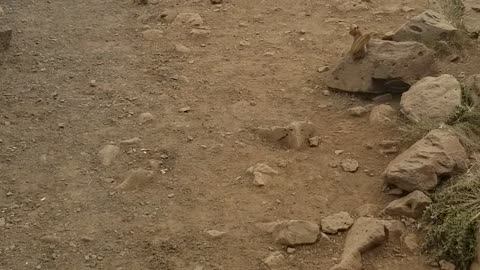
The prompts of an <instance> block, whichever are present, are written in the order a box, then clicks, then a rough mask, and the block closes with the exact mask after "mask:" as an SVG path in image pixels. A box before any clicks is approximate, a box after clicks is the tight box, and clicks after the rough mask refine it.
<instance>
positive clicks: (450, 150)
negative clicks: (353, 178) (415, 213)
mask: <svg viewBox="0 0 480 270" xmlns="http://www.w3.org/2000/svg"><path fill="white" fill-rule="evenodd" d="M466 161H467V153H466V151H465V148H464V147H463V145H462V144H461V143H460V140H459V139H458V138H457V137H456V136H455V134H454V133H453V132H451V131H448V130H444V129H435V130H432V131H430V132H429V133H428V134H427V135H426V136H425V137H424V138H422V139H421V140H420V141H418V142H416V143H415V144H414V145H412V146H411V147H410V148H409V149H407V150H406V151H405V152H403V153H402V154H400V155H399V156H397V158H395V159H394V160H393V161H392V162H390V164H389V165H388V166H387V168H386V170H385V172H384V173H383V178H384V179H385V182H386V183H387V184H390V185H394V186H396V187H398V188H400V189H402V190H405V191H409V192H412V191H415V190H420V191H428V190H431V189H433V188H435V187H436V186H437V184H438V181H439V178H440V177H449V176H452V175H453V174H455V173H457V172H460V171H462V170H464V169H465V166H466Z"/></svg>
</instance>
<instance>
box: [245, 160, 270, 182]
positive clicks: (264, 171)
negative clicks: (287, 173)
mask: <svg viewBox="0 0 480 270" xmlns="http://www.w3.org/2000/svg"><path fill="white" fill-rule="evenodd" d="M247 173H250V174H252V175H253V184H254V185H255V186H265V185H266V184H267V183H268V182H270V180H271V179H272V177H271V175H275V174H278V171H276V170H274V169H272V168H271V167H270V166H268V165H267V164H265V163H258V164H256V165H255V166H252V167H250V168H248V169H247Z"/></svg>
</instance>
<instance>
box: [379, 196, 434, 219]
mask: <svg viewBox="0 0 480 270" xmlns="http://www.w3.org/2000/svg"><path fill="white" fill-rule="evenodd" d="M431 203H432V200H431V199H430V197H428V196H427V195H425V193H423V192H421V191H418V190H417V191H414V192H412V193H410V194H408V195H407V196H405V197H403V198H400V199H398V200H394V201H392V202H391V203H390V204H388V205H387V207H386V208H385V214H387V215H390V216H406V217H411V218H420V217H421V216H422V215H423V212H424V211H425V209H426V208H427V206H429V205H430V204H431Z"/></svg>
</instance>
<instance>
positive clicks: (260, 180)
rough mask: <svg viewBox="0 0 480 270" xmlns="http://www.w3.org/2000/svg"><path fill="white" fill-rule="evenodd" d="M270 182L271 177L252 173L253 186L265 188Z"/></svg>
mask: <svg viewBox="0 0 480 270" xmlns="http://www.w3.org/2000/svg"><path fill="white" fill-rule="evenodd" d="M271 180H272V177H271V176H270V175H268V174H264V173H261V172H254V173H253V184H254V185H255V186H258V187H263V186H265V185H266V184H267V183H268V182H270V181H271Z"/></svg>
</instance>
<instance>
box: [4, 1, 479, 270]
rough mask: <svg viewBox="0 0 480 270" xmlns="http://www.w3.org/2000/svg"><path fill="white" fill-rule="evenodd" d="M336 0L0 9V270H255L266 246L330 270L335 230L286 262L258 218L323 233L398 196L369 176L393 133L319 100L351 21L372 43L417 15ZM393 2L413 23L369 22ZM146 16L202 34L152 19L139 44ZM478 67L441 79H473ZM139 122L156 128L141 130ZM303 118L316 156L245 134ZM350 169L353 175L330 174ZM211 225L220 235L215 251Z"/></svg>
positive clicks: (396, 19) (422, 265) (418, 264)
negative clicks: (130, 178)
mask: <svg viewBox="0 0 480 270" xmlns="http://www.w3.org/2000/svg"><path fill="white" fill-rule="evenodd" d="M331 2H332V1H328V0H318V1H314V0H299V1H292V0H235V1H234V0H229V1H225V3H224V4H223V5H221V6H218V5H212V4H211V3H210V1H209V0H189V1H187V0H169V1H167V0H160V1H159V3H158V4H155V5H148V6H137V5H133V3H132V2H131V1H130V0H104V1H94V0H61V1H59V0H53V1H51V0H22V1H16V0H0V5H1V6H2V7H3V8H4V10H5V12H6V18H7V19H6V20H7V23H8V25H9V26H11V27H12V28H13V29H14V39H13V41H12V47H11V48H10V50H9V51H8V53H7V54H6V55H4V56H3V65H2V66H0V91H1V95H0V210H1V212H0V218H1V219H0V221H1V222H0V239H1V241H0V269H5V270H7V269H12V270H22V269H72V270H80V269H114V270H120V269H124V270H137V269H138V270H139V269H162V270H163V269H165V270H170V269H172V270H173V269H175V270H177V269H182V270H183V269H185V270H187V269H191V270H193V269H196V270H199V269H205V270H210V269H265V266H264V265H263V264H262V260H263V259H265V257H267V256H268V254H270V253H271V252H272V251H274V250H279V251H282V252H283V253H284V254H285V256H286V258H287V259H286V262H285V264H284V265H283V266H281V267H280V268H279V269H302V270H309V269H316V270H318V269H322V270H323V269H329V268H330V267H331V266H333V265H334V264H335V262H337V261H338V258H339V257H340V256H341V252H342V248H343V240H344V237H343V236H342V235H341V234H340V235H338V236H332V237H331V240H332V242H328V241H326V240H321V241H319V242H318V243H316V244H314V245H308V246H301V247H298V248H297V250H296V252H295V253H294V254H292V255H288V254H287V253H286V252H285V249H284V248H283V247H282V246H277V245H275V244H274V243H273V241H272V239H271V236H270V235H268V234H265V233H263V232H261V231H259V230H258V229H257V228H256V226H255V223H258V222H269V221H275V220H279V219H304V220H311V221H316V222H319V221H320V220H321V218H323V217H325V216H327V215H328V214H331V213H336V212H339V211H347V212H349V213H352V215H355V213H356V212H355V211H356V209H357V208H358V206H360V205H362V204H365V203H373V204H378V205H382V206H383V205H385V204H386V203H388V202H389V201H391V200H392V199H394V197H393V196H389V195H385V194H384V192H382V189H383V182H382V180H381V173H382V171H383V169H384V168H385V166H386V164H388V162H389V161H390V160H391V159H392V158H394V156H384V155H382V154H380V153H379V150H378V148H376V147H374V148H373V149H368V148H367V147H366V145H368V144H377V143H378V142H380V141H381V140H384V139H395V138H397V137H398V132H397V131H396V130H395V129H393V128H392V129H386V128H381V127H378V126H375V125H371V124H369V122H368V117H366V118H365V117H364V118H357V117H351V116H349V115H348V113H347V112H346V109H348V108H350V107H352V106H355V105H364V104H369V103H371V102H369V101H366V100H363V99H360V98H358V97H353V96H349V95H343V94H335V93H332V94H331V95H330V96H325V95H323V94H322V91H323V90H325V89H326V87H325V84H324V78H325V73H321V74H320V73H319V72H318V71H317V69H318V68H319V67H322V66H325V65H328V66H331V67H332V66H334V65H335V62H336V60H337V59H338V58H339V57H341V55H342V54H343V53H345V51H347V50H348V47H349V46H350V44H351V37H350V36H349V35H348V33H347V28H348V26H349V25H350V24H351V23H356V24H358V25H360V26H361V27H362V28H364V29H368V30H369V31H375V32H378V33H384V32H387V31H390V30H395V29H396V28H397V27H398V26H400V25H401V24H402V23H403V22H405V20H406V19H407V18H408V17H411V16H412V15H414V14H416V13H418V12H420V11H423V10H424V9H425V6H426V3H423V1H414V0H405V1H403V3H402V4H398V1H394V0H384V1H373V2H372V4H371V6H372V8H371V9H369V10H365V11H350V12H340V11H338V10H336V9H335V8H333V6H332V5H331V4H332V3H331ZM398 5H399V6H408V7H411V8H414V10H413V11H409V12H405V11H401V10H399V9H396V10H395V11H393V12H388V11H386V12H378V11H380V10H388V9H389V8H390V7H393V6H398ZM155 10H157V11H163V10H177V11H180V12H196V13H199V14H200V15H201V16H202V17H203V18H204V20H205V23H206V25H208V26H209V27H211V34H210V35H209V36H208V37H192V36H191V35H190V33H189V32H190V30H191V28H190V27H184V26H166V25H157V24H150V23H149V22H147V24H150V26H151V27H154V28H157V29H161V30H163V31H164V34H163V37H162V38H161V39H158V40H154V41H146V40H144V38H143V37H142V31H143V30H145V29H146V28H145V24H144V23H142V22H141V20H139V19H138V17H139V16H141V15H142V14H146V13H148V12H152V11H155ZM178 44H182V45H184V46H187V47H188V48H190V49H191V52H190V53H187V54H181V53H179V52H177V51H176V50H175V45H178ZM475 62H476V58H462V60H461V62H460V63H461V65H462V66H461V68H459V66H458V65H460V64H449V65H448V66H447V65H446V64H445V65H444V66H443V70H444V71H448V72H452V74H453V75H458V74H459V73H460V72H465V73H467V74H468V73H469V70H470V71H474V63H475ZM92 80H95V81H96V82H95V83H94V84H93V83H92V82H91V81H92ZM187 106H188V107H190V108H191V110H190V111H188V112H180V111H179V110H180V109H181V108H184V107H187ZM144 112H150V113H151V114H153V115H154V117H155V118H154V120H153V121H152V122H149V123H144V124H142V123H140V121H139V115H140V114H141V113H144ZM298 120H310V121H312V122H313V123H314V124H315V126H316V127H317V128H318V133H319V134H320V136H321V138H322V140H321V144H320V146H319V147H318V148H309V149H305V150H300V151H294V150H285V149H282V148H279V147H277V146H275V145H272V144H269V143H266V142H263V141H262V140H260V139H259V138H258V137H257V136H256V135H255V134H254V133H253V132H252V128H256V127H262V126H274V125H285V124H288V123H290V122H292V121H298ZM135 137H138V138H140V139H141V141H140V142H139V143H136V144H120V142H121V141H122V140H126V139H131V138H135ZM107 144H115V145H119V146H120V148H121V154H120V155H119V156H118V157H117V158H116V159H115V162H114V164H113V165H112V166H110V167H104V166H102V165H101V164H100V161H99V158H98V152H99V151H100V150H101V149H102V147H104V146H105V145H107ZM402 147H406V146H405V145H404V146H402ZM336 150H344V152H343V153H342V154H340V155H336V154H335V151H336ZM347 157H349V158H354V159H356V160H358V161H359V163H360V169H359V171H358V172H356V173H354V174H352V173H347V172H343V171H342V170H341V169H340V168H338V167H332V166H331V163H338V162H339V161H340V160H341V159H343V158H347ZM151 159H155V160H161V161H162V164H161V165H160V169H159V170H158V171H157V173H156V175H155V177H154V182H153V183H151V184H150V185H148V186H146V187H145V188H142V189H139V190H136V191H129V192H119V191H118V190H116V189H115V187H116V186H117V185H118V184H119V183H120V182H122V181H123V179H124V178H125V175H126V174H127V172H128V171H129V170H131V169H136V168H148V166H149V160H151ZM258 162H265V163H267V164H269V165H270V166H272V167H273V168H275V169H276V170H278V171H279V172H280V174H279V175H278V176H275V177H274V179H273V180H272V181H271V183H269V184H268V185H267V186H265V187H262V188H260V187H256V186H254V185H252V183H251V179H250V178H249V176H248V175H246V174H245V170H246V169H247V168H248V167H250V166H252V165H254V164H256V163H258ZM285 164H286V166H278V165H285ZM239 177H241V178H239ZM2 220H3V221H2ZM212 229H215V230H221V231H225V232H227V233H226V235H225V236H224V237H222V238H220V239H212V238H211V237H209V236H208V235H207V234H206V231H207V230H212ZM364 259H365V260H364V263H365V265H364V268H365V269H366V270H373V269H379V270H380V269H387V268H388V269H391V270H400V269H411V270H420V269H431V267H429V266H428V264H427V263H426V259H425V258H423V257H418V256H416V255H413V254H409V252H408V251H407V250H406V249H405V248H404V247H403V246H401V245H398V244H395V243H388V244H387V245H386V246H384V247H380V248H378V249H376V250H374V251H372V252H370V253H369V254H368V255H367V256H366V257H365V258H364ZM202 267H203V268H202Z"/></svg>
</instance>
